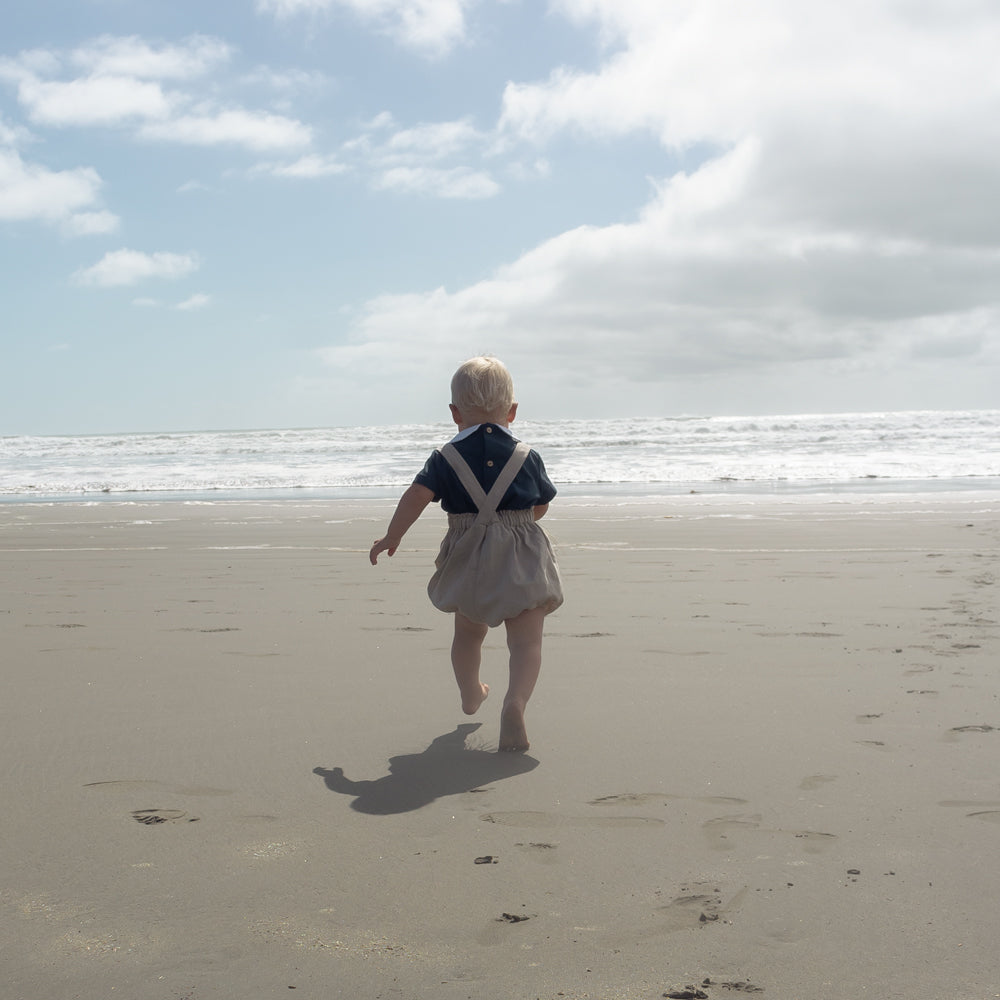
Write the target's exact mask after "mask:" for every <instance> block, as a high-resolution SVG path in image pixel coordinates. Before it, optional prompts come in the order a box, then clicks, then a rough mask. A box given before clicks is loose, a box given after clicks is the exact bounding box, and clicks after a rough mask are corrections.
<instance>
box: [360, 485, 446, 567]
mask: <svg viewBox="0 0 1000 1000" xmlns="http://www.w3.org/2000/svg"><path fill="white" fill-rule="evenodd" d="M433 499H434V493H433V492H432V491H431V490H429V489H428V488H427V487H426V486H421V485H420V483H413V485H412V486H410V488H409V489H408V490H407V491H406V492H405V493H404V494H403V495H402V496H401V497H400V498H399V503H398V504H397V506H396V513H395V514H393V515H392V520H391V521H390V522H389V527H388V528H387V529H386V532H385V537H384V538H379V539H378V540H377V541H376V542H375V543H374V544H373V545H372V549H371V552H369V553H368V558H369V559H370V560H371V564H372V565H373V566H374V565H375V564H376V563H377V562H378V557H379V555H381V553H383V552H385V551H386V550H388V552H389V555H390V556H391V555H394V554H395V552H396V549H398V548H399V543H400V542H401V541H402V540H403V535H405V534H406V533H407V531H409V530H410V528H411V527H412V526H413V522H414V521H416V519H417V518H418V517H420V515H421V514H422V513H423V512H424V508H425V507H426V506H427V505H428V504H429V503H430V502H431V501H432V500H433Z"/></svg>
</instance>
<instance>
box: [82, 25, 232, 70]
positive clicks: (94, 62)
mask: <svg viewBox="0 0 1000 1000" xmlns="http://www.w3.org/2000/svg"><path fill="white" fill-rule="evenodd" d="M231 55H232V49H231V47H230V46H229V45H228V44H227V43H226V42H223V41H222V40H220V39H218V38H208V37H206V36H203V35H195V36H193V37H191V38H189V39H187V41H186V42H185V43H184V44H183V45H160V46H154V45H150V44H149V43H148V42H145V41H143V40H142V39H141V38H139V37H137V36H134V35H132V36H128V37H119V36H114V35H102V36H101V37H100V38H97V39H95V40H94V41H92V42H90V43H89V44H87V45H83V46H80V47H79V48H77V49H74V50H73V52H72V53H71V54H70V61H71V62H72V63H73V64H74V65H76V66H80V67H81V68H82V69H84V70H86V71H87V72H88V73H90V74H91V75H94V76H113V77H122V76H125V77H133V78H135V79H139V80H142V79H152V80H167V79H170V80H188V79H191V78H192V77H197V76H202V75H203V74H205V73H207V72H209V71H210V70H213V69H215V68H216V67H217V66H221V65H222V64H224V63H226V62H227V61H228V60H229V59H230V57H231Z"/></svg>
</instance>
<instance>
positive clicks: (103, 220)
mask: <svg viewBox="0 0 1000 1000" xmlns="http://www.w3.org/2000/svg"><path fill="white" fill-rule="evenodd" d="M120 221H121V220H120V219H119V218H118V216H117V215H115V214H114V213H113V212H106V211H100V212H76V213H75V214H73V215H70V216H69V217H67V218H66V219H65V220H64V221H63V223H62V230H63V232H64V233H65V234H66V235H67V236H105V235H107V234H108V233H113V232H116V231H117V229H118V226H119V224H120Z"/></svg>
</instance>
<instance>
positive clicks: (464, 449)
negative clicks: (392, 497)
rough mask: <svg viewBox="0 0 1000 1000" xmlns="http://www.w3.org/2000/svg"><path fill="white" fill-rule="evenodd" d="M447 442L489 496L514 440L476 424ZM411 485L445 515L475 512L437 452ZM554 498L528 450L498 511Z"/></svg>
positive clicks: (542, 468)
mask: <svg viewBox="0 0 1000 1000" xmlns="http://www.w3.org/2000/svg"><path fill="white" fill-rule="evenodd" d="M451 443H452V444H453V445H454V446H455V447H456V449H458V453H459V454H460V455H461V456H462V458H464V459H465V461H466V463H467V464H468V466H469V468H470V469H471V470H472V473H473V475H474V476H475V477H476V479H477V480H478V481H479V484H480V486H482V488H483V489H484V490H485V491H486V492H487V493H489V491H490V488H491V487H492V486H493V484H494V483H495V482H496V480H497V476H499V475H500V470H501V469H503V467H504V466H505V465H506V464H507V459H509V458H510V456H511V454H512V453H513V451H514V445H515V444H516V443H517V441H516V439H515V438H514V436H513V435H512V434H511V433H510V431H509V430H507V428H506V427H502V426H500V425H499V424H477V425H476V426H475V427H469V428H467V429H466V430H464V431H462V432H461V433H459V434H456V435H455V437H453V438H452V440H451ZM414 482H416V483H420V485H421V486H426V487H427V488H428V489H429V490H431V491H432V492H433V493H434V499H435V501H438V500H439V501H440V502H441V507H442V508H443V509H444V510H445V511H447V512H448V513H449V514H474V513H475V512H476V505H475V504H474V503H473V502H472V499H471V498H470V497H469V494H468V493H466V491H465V487H464V486H462V484H461V482H460V481H459V479H458V476H457V475H456V474H455V471H454V470H453V469H452V467H451V466H450V465H449V464H448V462H447V460H446V459H445V458H444V456H443V455H442V454H441V453H440V452H439V451H435V452H434V453H433V454H432V455H431V456H430V458H428V459H427V462H426V463H425V465H424V467H423V469H421V471H420V472H419V473H418V474H417V476H416V478H415V479H414ZM555 495H556V488H555V487H554V486H553V485H552V483H551V481H550V480H549V477H548V475H547V474H546V472H545V465H544V464H543V463H542V459H541V456H539V455H538V454H537V453H536V452H534V451H532V452H531V454H529V455H528V457H527V459H525V462H524V465H523V466H521V469H520V471H519V472H518V474H517V476H516V477H515V479H514V482H513V483H512V484H511V485H510V488H509V489H508V490H507V492H506V493H505V494H504V496H503V499H502V500H501V501H500V504H499V509H500V510H527V509H529V508H531V507H537V506H539V505H540V504H546V503H549V501H550V500H552V498H553V497H554V496H555Z"/></svg>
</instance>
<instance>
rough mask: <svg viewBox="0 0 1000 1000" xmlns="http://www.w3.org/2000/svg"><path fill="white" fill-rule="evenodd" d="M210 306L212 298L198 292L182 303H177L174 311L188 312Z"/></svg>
mask: <svg viewBox="0 0 1000 1000" xmlns="http://www.w3.org/2000/svg"><path fill="white" fill-rule="evenodd" d="M211 304H212V296H211V295H205V294H203V293H201V292H199V293H198V294H196V295H192V296H191V297H190V298H187V299H184V301H183V302H178V303H177V305H176V306H174V308H175V309H180V310H181V311H182V312H190V311H191V310H193V309H204V308H206V306H210V305H211Z"/></svg>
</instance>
